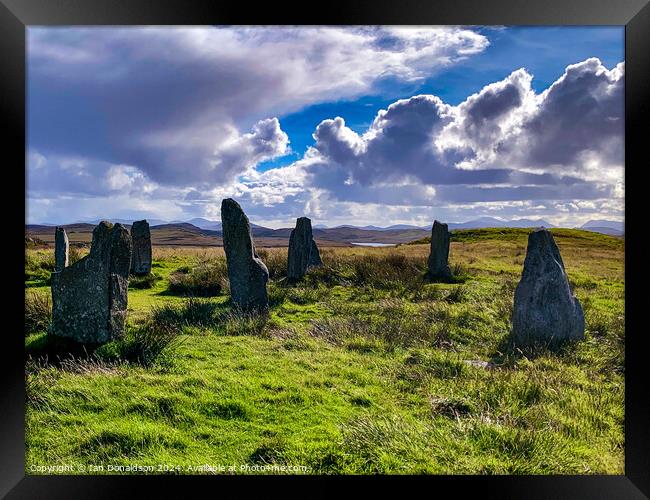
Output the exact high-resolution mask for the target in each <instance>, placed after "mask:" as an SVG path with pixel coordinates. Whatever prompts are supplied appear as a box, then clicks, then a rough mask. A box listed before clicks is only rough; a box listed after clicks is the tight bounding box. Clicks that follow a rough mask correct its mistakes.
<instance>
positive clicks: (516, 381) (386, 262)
mask: <svg viewBox="0 0 650 500" xmlns="http://www.w3.org/2000/svg"><path fill="white" fill-rule="evenodd" d="M553 233H554V234H555V237H556V241H557V243H558V246H559V247H560V250H561V252H562V256H563V259H564V263H565V266H566V268H567V272H568V274H569V278H570V282H571V285H572V287H573V288H574V290H575V293H576V294H577V296H578V297H579V299H580V301H581V302H582V304H583V307H584V310H585V315H586V321H587V332H586V340H585V341H584V342H582V343H579V344H577V345H573V346H568V347H566V348H564V349H563V350H561V351H560V352H558V353H552V352H547V351H541V352H536V353H521V352H511V351H509V350H508V348H507V344H506V340H507V337H508V332H509V329H510V319H509V318H510V314H511V310H512V298H513V293H514V288H515V286H516V284H517V281H518V279H519V276H520V273H521V269H522V265H523V260H524V258H525V251H526V240H527V234H528V231H527V230H509V229H506V230H502V229H499V230H496V229H495V230H491V229H487V230H463V231H457V232H454V233H453V236H452V244H451V252H450V264H451V266H452V269H453V271H454V273H455V275H456V276H457V280H456V283H453V284H429V283H426V282H425V281H424V279H423V274H424V271H425V266H426V258H427V255H428V252H429V246H428V244H427V242H426V240H421V241H420V243H416V244H408V245H407V244H404V245H400V246H398V247H394V248H367V247H340V246H339V247H336V246H325V245H323V248H322V252H321V254H322V258H323V261H324V263H325V267H324V268H323V269H320V270H317V271H315V272H313V273H311V274H310V275H308V277H307V279H306V280H305V281H304V282H302V283H300V284H298V285H296V286H287V285H286V284H285V283H284V281H283V277H284V275H285V273H286V252H287V249H286V248H268V249H266V248H260V255H261V257H262V259H263V260H264V261H265V262H266V263H267V266H268V267H269V271H270V273H271V278H272V281H271V283H270V285H269V294H270V297H271V303H272V306H271V312H270V315H269V316H268V318H247V317H242V316H238V315H237V314H234V313H233V312H232V310H231V308H230V305H229V296H228V290H227V280H226V279H225V275H224V272H225V271H224V270H225V266H224V262H223V259H224V257H223V250H222V248H219V247H215V246H210V247H207V246H206V247H200V246H198V247H197V246H193V247H185V246H173V245H171V244H159V243H156V241H161V240H154V244H156V245H157V246H155V247H154V255H153V256H154V267H153V270H154V274H155V276H156V278H157V279H156V280H155V281H154V282H153V286H152V287H151V288H143V289H137V288H135V286H139V285H138V283H137V282H136V281H133V282H132V283H131V284H130V286H131V288H130V290H129V306H128V310H129V325H130V326H129V329H130V330H129V335H135V332H137V331H138V328H140V325H143V324H146V322H147V321H151V320H152V318H154V319H155V320H157V321H163V320H164V321H172V322H173V325H174V327H175V328H177V333H176V335H177V336H176V337H175V341H174V343H172V344H171V345H170V346H169V347H168V348H167V349H166V350H164V351H162V352H161V354H160V356H159V357H157V358H155V359H153V361H151V362H148V363H142V362H139V361H137V360H133V359H126V358H120V357H119V356H118V357H116V353H123V352H126V351H125V350H124V342H122V343H120V342H116V343H112V344H108V345H106V346H104V347H102V348H101V349H100V350H99V351H98V353H96V357H94V358H91V359H90V360H88V359H85V358H83V357H79V358H77V359H76V360H75V361H74V362H69V363H63V364H62V365H61V364H58V363H56V362H55V361H54V359H55V358H54V357H52V356H51V355H50V356H49V357H48V361H47V362H46V361H44V360H43V358H42V357H43V356H44V354H45V353H50V352H51V351H50V349H52V347H51V346H50V345H49V344H48V342H47V338H46V335H45V333H44V327H43V326H42V325H41V324H36V323H35V326H34V327H33V328H32V329H31V331H29V332H26V337H25V343H26V354H27V356H28V358H29V359H31V361H30V362H29V363H28V367H27V392H28V397H27V412H26V433H27V434H26V444H27V453H26V472H27V473H28V474H29V473H31V472H30V466H32V465H37V464H42V463H52V462H56V463H70V464H89V463H93V464H108V463H112V464H123V465H128V464H142V465H156V464H173V465H178V466H179V469H178V470H176V469H175V470H173V471H168V472H172V473H198V472H197V471H196V470H193V469H191V467H192V466H196V465H202V464H215V465H217V464H224V465H229V464H248V465H251V466H253V465H258V466H259V465H291V466H304V467H305V468H306V469H305V470H304V472H306V473H320V474H332V473H336V474H370V473H396V474H410V473H432V474H623V471H624V427H623V425H624V362H625V360H624V340H625V332H624V299H625V283H624V245H625V242H624V240H623V239H620V238H615V237H610V236H605V235H600V234H596V233H590V232H587V231H580V230H561V229H560V230H553ZM73 234H77V233H72V234H70V233H69V235H70V236H71V239H72V236H73ZM81 234H87V233H80V234H77V236H81ZM75 237H76V236H75ZM170 237H171V236H170ZM156 238H157V237H156ZM214 239H215V240H216V237H215V238H214ZM413 239H417V238H413ZM168 241H171V240H168ZM256 243H257V244H258V246H260V247H262V246H263V245H259V242H258V241H257V239H256ZM158 245H160V246H158ZM163 245H164V246H163ZM85 251H86V250H82V251H81V252H80V253H79V254H77V255H75V259H76V258H79V257H80V256H81V255H83V253H84V252H85ZM52 265H53V257H52V249H51V248H48V249H37V250H31V249H30V250H27V263H26V270H25V285H26V294H27V298H28V302H29V301H32V300H33V297H34V295H33V294H38V297H47V296H49V286H48V280H49V273H50V270H51V266H52ZM194 275H196V276H205V280H209V281H211V282H214V283H215V284H216V285H219V286H221V292H220V293H219V295H218V296H214V297H207V298H202V299H198V301H197V299H188V297H186V296H183V295H182V294H181V293H180V292H179V290H180V289H181V288H180V286H181V285H183V286H190V285H191V284H192V282H191V280H190V278H191V277H192V276H194ZM199 281H200V280H199ZM188 283H189V285H188ZM161 308H162V309H161ZM170 318H171V319H170ZM129 338H131V337H129ZM125 342H126V341H125ZM39 359H40V361H36V360H39ZM154 472H164V471H154ZM199 472H200V471H199ZM237 472H239V473H247V471H246V470H237ZM93 473H106V471H95V472H93ZM203 473H205V472H204V471H203Z"/></svg>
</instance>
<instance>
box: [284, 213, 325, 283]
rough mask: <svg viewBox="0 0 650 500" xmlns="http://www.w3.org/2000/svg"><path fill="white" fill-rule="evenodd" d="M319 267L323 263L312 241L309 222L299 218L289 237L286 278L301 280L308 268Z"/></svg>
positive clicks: (304, 218) (305, 218)
mask: <svg viewBox="0 0 650 500" xmlns="http://www.w3.org/2000/svg"><path fill="white" fill-rule="evenodd" d="M321 265H323V261H322V260H321V258H320V252H319V251H318V247H317V246H316V242H315V241H314V237H313V233H312V229H311V220H310V219H309V218H307V217H300V218H298V219H297V220H296V227H295V228H294V229H293V230H292V231H291V235H290V236H289V255H288V261H287V278H288V279H289V280H299V279H302V278H303V277H304V276H305V274H306V273H307V269H308V268H309V266H321Z"/></svg>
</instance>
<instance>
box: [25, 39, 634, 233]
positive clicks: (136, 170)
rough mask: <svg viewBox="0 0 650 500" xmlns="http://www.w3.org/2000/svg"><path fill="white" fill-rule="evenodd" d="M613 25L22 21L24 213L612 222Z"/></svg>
mask: <svg viewBox="0 0 650 500" xmlns="http://www.w3.org/2000/svg"><path fill="white" fill-rule="evenodd" d="M624 56H625V55H624V27H622V26H613V27H521V26H518V27H507V26H494V27H489V26H488V27H477V26H457V27H455V26H444V27H417V26H408V27H395V26H372V27H371V26H365V27H364V26H359V27H219V26H205V27H182V26H179V27H155V26H152V27H34V26H30V27H29V28H28V35H27V64H28V76H27V151H26V154H27V172H26V181H27V191H26V218H27V220H26V222H27V223H30V224H35V223H56V224H63V223H71V222H76V221H83V220H95V219H117V218H120V219H142V218H147V219H160V220H167V221H171V220H189V219H192V218H195V217H204V218H207V219H210V220H216V221H218V220H220V204H221V200H222V199H223V198H228V197H232V198H234V199H236V200H237V201H238V202H239V203H240V204H241V205H242V207H243V208H244V210H245V211H246V213H247V214H248V216H249V218H250V219H251V221H252V222H254V223H256V224H261V225H266V226H267V227H289V226H293V224H294V222H295V219H296V218H297V217H301V216H307V217H310V218H311V219H312V222H313V223H314V224H316V225H318V224H325V225H328V226H335V225H339V224H355V225H366V224H374V225H378V226H389V225H392V224H415V225H420V226H424V225H428V224H430V223H431V221H432V220H433V219H438V220H442V221H446V222H464V221H467V220H472V219H475V218H478V217H484V216H490V217H497V218H500V219H504V220H511V219H516V218H533V219H538V218H543V219H545V220H547V221H549V222H551V223H553V224H555V225H563V226H568V227H572V226H578V225H580V224H582V223H584V222H586V221H588V220H591V219H609V220H623V211H624V116H623V109H624V100H623V99H624V74H625V64H624Z"/></svg>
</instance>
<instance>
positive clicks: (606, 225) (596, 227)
mask: <svg viewBox="0 0 650 500" xmlns="http://www.w3.org/2000/svg"><path fill="white" fill-rule="evenodd" d="M580 229H587V230H589V231H596V232H598V233H604V234H610V233H609V232H605V231H607V230H615V231H616V233H615V234H617V235H622V234H623V233H624V232H625V222H623V221H615V220H604V219H594V220H590V221H589V222H585V223H584V224H583V225H582V226H580ZM612 234H614V233H612Z"/></svg>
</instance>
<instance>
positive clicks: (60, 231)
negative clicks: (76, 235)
mask: <svg viewBox="0 0 650 500" xmlns="http://www.w3.org/2000/svg"><path fill="white" fill-rule="evenodd" d="M68 249H69V244H68V235H67V234H66V233H65V229H64V228H62V227H57V228H56V231H55V233H54V270H55V271H60V270H61V269H63V268H64V267H66V266H67V265H68Z"/></svg>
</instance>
